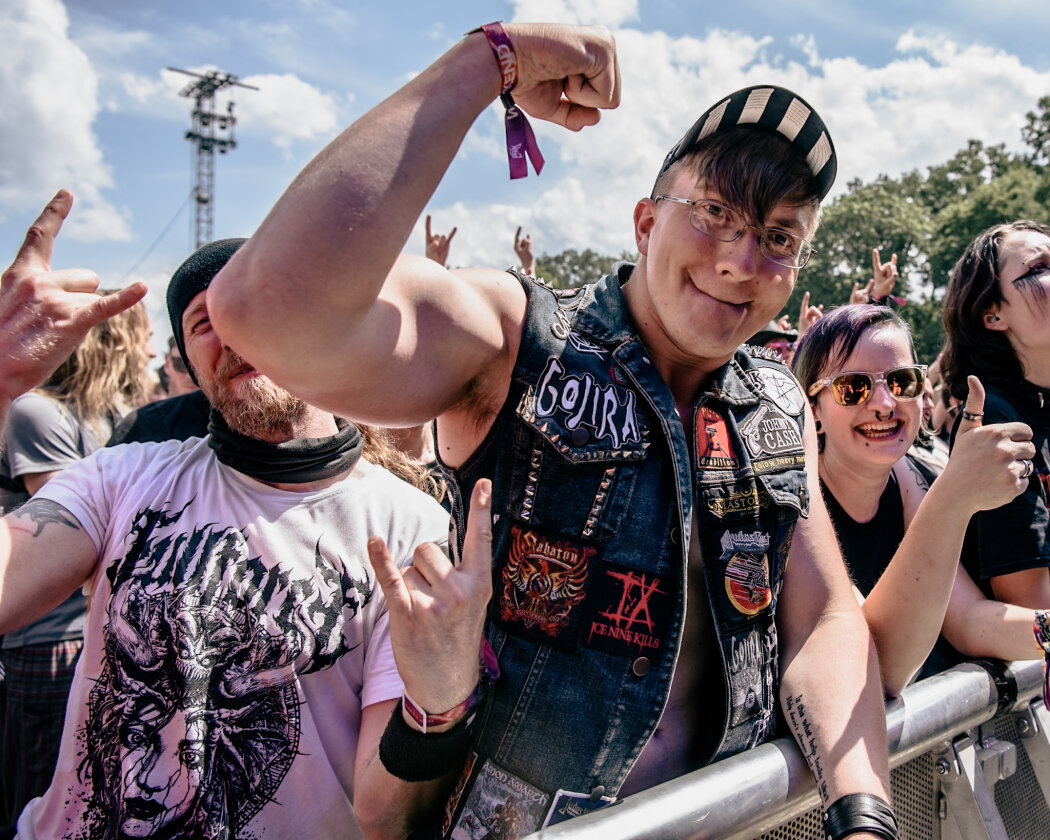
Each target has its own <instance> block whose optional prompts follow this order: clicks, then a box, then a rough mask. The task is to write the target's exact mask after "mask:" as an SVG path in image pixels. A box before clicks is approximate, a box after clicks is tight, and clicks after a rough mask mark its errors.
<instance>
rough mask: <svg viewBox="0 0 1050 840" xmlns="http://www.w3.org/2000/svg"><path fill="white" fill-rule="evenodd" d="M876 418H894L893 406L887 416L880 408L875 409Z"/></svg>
mask: <svg viewBox="0 0 1050 840" xmlns="http://www.w3.org/2000/svg"><path fill="white" fill-rule="evenodd" d="M875 419H876V420H892V419H893V409H892V408H891V409H890V413H889V414H887V415H886V416H885V417H883V416H882V414H880V413H879V410H878V409H877V408H876V409H875Z"/></svg>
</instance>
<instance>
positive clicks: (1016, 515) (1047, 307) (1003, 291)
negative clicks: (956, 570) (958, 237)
mask: <svg viewBox="0 0 1050 840" xmlns="http://www.w3.org/2000/svg"><path fill="white" fill-rule="evenodd" d="M1048 289H1050V227H1047V226H1046V225H1044V224H1042V223H1041V222H1035V221H1017V222H1011V223H1009V224H1002V225H995V226H993V227H990V228H988V229H987V230H985V231H983V232H982V233H980V234H979V235H978V236H977V238H976V239H974V241H973V242H971V243H970V244H969V245H968V246H967V248H966V250H965V251H964V252H963V255H962V257H960V259H959V261H958V262H957V263H956V264H955V267H954V268H953V269H952V273H951V276H950V278H949V280H948V288H947V291H946V293H945V296H944V326H945V330H946V332H947V335H948V340H947V344H946V345H945V349H944V357H943V361H942V369H943V375H944V378H945V381H946V383H947V386H948V388H949V389H950V391H951V395H952V396H953V397H955V398H956V399H957V400H959V401H961V402H965V401H966V398H967V394H968V391H969V378H970V377H971V376H977V377H978V378H980V380H981V382H982V384H984V386H985V388H986V390H987V398H986V400H985V403H984V409H983V412H984V420H985V422H988V423H1002V422H1021V423H1024V424H1027V425H1028V426H1029V427H1030V428H1031V430H1032V440H1033V442H1034V444H1035V453H1034V456H1032V457H1029V459H1028V460H1026V461H1025V463H1024V467H1025V470H1024V476H1023V478H1024V481H1025V485H1024V492H1023V493H1021V494H1020V495H1019V496H1017V497H1016V498H1015V499H1012V500H1010V501H1009V502H1008V503H1006V504H1003V505H1002V506H1001V507H997V508H995V509H991V510H984V511H981V512H980V513H978V514H977V515H976V516H975V517H974V518H973V519H972V520H971V521H970V525H969V527H968V528H967V532H966V541H965V544H964V546H963V564H964V565H965V566H966V568H967V570H968V571H969V573H970V574H971V576H973V578H974V580H976V581H977V583H978V585H979V586H980V587H981V588H982V589H983V590H984V592H985V593H986V594H987V595H988V597H990V598H991V597H994V598H998V599H999V600H1001V601H1007V602H1010V603H1014V604H1021V605H1023V606H1026V607H1032V608H1036V609H1047V608H1050V533H1048V529H1050V505H1048V504H1047V490H1048V486H1050V485H1048V482H1050V296H1048V294H1047V292H1048ZM963 418H964V419H965V418H966V412H965V410H964V413H963ZM960 422H962V421H959V420H956V425H957V426H958V424H959V423H960ZM952 457H953V458H954V457H955V455H954V451H953V453H952Z"/></svg>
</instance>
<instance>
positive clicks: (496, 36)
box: [481, 21, 543, 180]
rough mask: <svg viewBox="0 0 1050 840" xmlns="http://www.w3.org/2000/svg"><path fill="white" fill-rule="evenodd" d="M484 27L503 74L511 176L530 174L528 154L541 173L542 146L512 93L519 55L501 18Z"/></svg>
mask: <svg viewBox="0 0 1050 840" xmlns="http://www.w3.org/2000/svg"><path fill="white" fill-rule="evenodd" d="M481 31H482V32H484V33H485V37H486V38H488V41H489V46H490V47H492V52H493V53H494V54H495V56H496V63H497V64H498V65H499V71H500V76H501V78H502V83H501V85H500V101H501V102H502V103H503V107H504V108H506V109H507V114H506V118H505V119H506V125H507V160H508V161H509V163H510V177H511V180H514V179H516V178H525V177H527V176H528V174H529V165H528V163H527V161H526V155H528V159H529V160H531V161H532V168H533V169H535V170H536V174H537V175H539V174H540V172H542V171H543V155H541V154H540V147H539V146H538V145H537V144H536V136H535V135H534V134H533V133H532V126H531V125H529V121H528V120H527V119H526V118H525V112H524V111H522V110H521V108H519V107H518V106H517V105H515V104H514V98H513V97H512V96H511V95H510V92H511V91H512V90H514V86H515V85H517V83H518V56H517V54H516V53H515V52H514V45H513V44H512V43H511V42H510V38H509V37H508V36H507V33H506V32H505V31H504V29H503V26H502V25H501V24H500V23H499V21H496V22H494V23H486V24H485V25H484V26H482V27H481Z"/></svg>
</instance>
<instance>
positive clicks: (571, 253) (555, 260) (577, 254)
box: [536, 248, 638, 289]
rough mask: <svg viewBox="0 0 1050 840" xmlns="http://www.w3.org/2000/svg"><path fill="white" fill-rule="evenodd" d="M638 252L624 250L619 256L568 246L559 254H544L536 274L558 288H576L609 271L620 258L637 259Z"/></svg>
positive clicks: (537, 263) (538, 260)
mask: <svg viewBox="0 0 1050 840" xmlns="http://www.w3.org/2000/svg"><path fill="white" fill-rule="evenodd" d="M636 259H638V255H637V254H632V253H630V252H628V251H624V252H623V253H622V254H620V256H618V257H612V256H607V255H604V254H599V253H597V252H596V251H592V250H591V249H590V248H588V249H587V250H586V251H577V250H576V249H574V248H568V249H566V250H564V251H562V252H560V253H558V254H543V255H542V256H540V257H538V258H537V260H536V276H537V277H541V278H543V279H544V280H546V281H547V282H548V283H550V284H551V285H553V286H554V288H556V289H574V288H576V287H577V286H582V285H584V284H585V283H593V282H594V281H595V280H597V279H599V278H600V277H603V276H605V275H606V274H608V273H609V270H610V269H611V268H612V265H613V263H615V262H616V261H618V260H632V261H633V260H636Z"/></svg>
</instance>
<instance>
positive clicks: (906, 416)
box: [813, 324, 922, 483]
mask: <svg viewBox="0 0 1050 840" xmlns="http://www.w3.org/2000/svg"><path fill="white" fill-rule="evenodd" d="M914 363H915V358H914V356H913V355H912V350H911V343H910V341H909V340H908V336H907V335H905V334H904V333H903V332H902V331H901V330H900V329H899V328H898V327H896V326H894V325H892V324H886V325H882V326H877V327H874V328H872V329H869V330H867V331H865V333H864V334H863V335H862V336H861V338H860V340H859V341H858V342H857V346H856V347H855V348H854V349H853V352H852V353H850V355H849V357H848V358H847V359H846V360H845V361H844V362H843V363H842V364H841V365H837V366H836V368H835V370H825V371H822V372H821V374H820V377H819V378H821V379H823V378H824V377H828V376H835V375H836V374H837V373H840V372H842V371H865V372H869V373H876V374H877V373H883V372H885V371H887V370H893V369H894V368H899V367H903V366H906V365H912V364H914ZM813 414H814V417H815V419H816V420H817V422H818V423H819V424H820V428H821V430H822V432H823V434H824V451H823V453H822V455H821V458H820V475H821V478H824V479H825V481H828V476H829V475H830V476H832V477H835V478H841V477H842V476H851V477H852V476H857V475H858V474H860V475H865V474H867V475H870V476H872V477H873V478H874V477H876V476H878V477H881V481H883V482H884V481H885V477H886V474H887V471H888V470H889V468H890V467H892V466H893V464H895V463H896V462H897V461H899V460H900V459H901V458H902V457H904V454H905V452H907V451H908V447H910V446H911V445H912V443H914V441H915V436H916V435H917V434H918V432H919V424H920V420H921V419H922V395H921V394H920V395H919V396H917V397H914V398H912V399H907V400H897V399H895V398H894V397H893V395H892V394H891V393H890V391H889V388H888V387H887V384H886V383H885V382H878V383H876V385H875V388H874V390H873V391H872V394H871V396H870V397H869V398H868V399H867V401H865V402H863V403H861V404H860V405H855V406H842V405H839V404H838V403H837V402H835V400H834V398H833V396H832V393H831V389H830V388H827V387H826V388H823V389H821V391H820V392H819V393H818V394H817V397H816V403H815V405H814V408H813ZM829 483H831V482H829Z"/></svg>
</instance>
